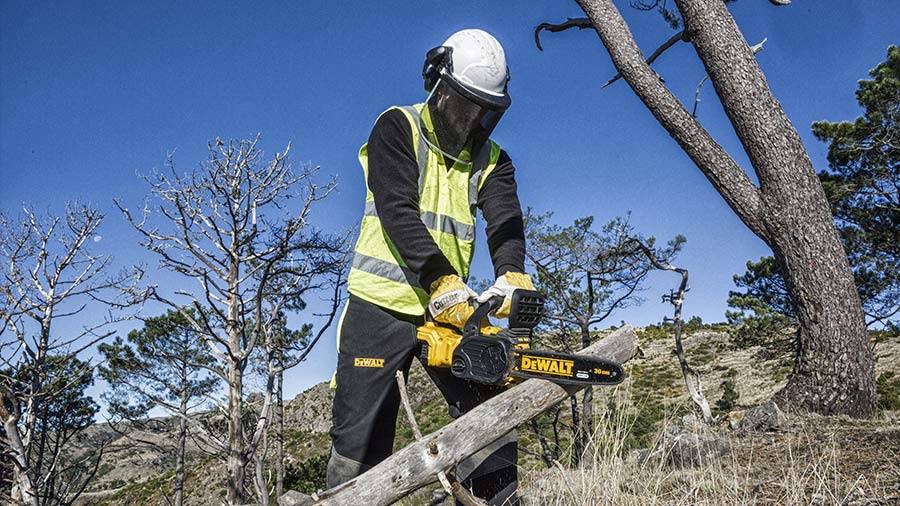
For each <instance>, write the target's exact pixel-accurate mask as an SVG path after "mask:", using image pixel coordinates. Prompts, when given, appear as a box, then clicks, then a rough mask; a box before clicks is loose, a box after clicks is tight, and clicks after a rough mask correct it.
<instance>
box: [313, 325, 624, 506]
mask: <svg viewBox="0 0 900 506" xmlns="http://www.w3.org/2000/svg"><path fill="white" fill-rule="evenodd" d="M636 350H637V338H636V336H635V334H634V329H632V328H631V327H628V326H626V327H622V328H621V329H618V330H616V331H615V332H613V333H612V334H610V335H609V336H607V337H606V338H605V339H603V340H601V341H600V342H598V343H596V344H594V345H592V346H590V347H589V348H587V349H585V350H582V351H581V352H580V353H582V354H585V355H590V356H596V357H604V358H607V359H610V360H614V361H616V362H619V363H624V362H627V361H628V360H629V359H631V358H632V357H633V356H634V354H635V352H636ZM578 390H579V388H578V387H573V386H568V387H563V386H560V385H557V384H554V383H550V382H549V381H545V380H538V379H531V380H528V381H525V382H524V383H522V384H520V385H517V386H515V387H513V388H510V389H509V390H507V391H505V392H503V393H502V394H500V395H497V396H495V397H493V398H491V399H489V400H487V401H485V402H484V403H482V404H481V405H479V406H477V407H476V408H475V409H473V410H472V411H469V412H468V413H466V414H465V415H464V416H462V417H460V418H458V419H456V420H454V421H453V422H451V423H450V424H449V425H447V426H445V427H443V428H442V429H440V430H438V431H437V432H434V433H432V434H429V435H427V436H425V437H424V438H423V439H422V440H420V441H417V442H415V443H413V444H411V445H409V446H407V447H406V448H404V449H403V450H400V451H399V452H397V453H395V454H394V455H392V456H391V457H389V458H388V459H387V460H385V461H384V462H382V463H381V464H379V465H377V466H375V467H373V468H372V469H370V470H369V471H367V472H365V473H364V474H362V475H360V476H358V477H357V478H355V479H353V480H351V481H349V482H347V483H344V484H342V485H340V486H338V487H335V488H333V489H331V490H328V491H326V492H323V493H321V494H319V497H320V499H321V500H320V501H319V502H318V503H317V504H321V505H332V506H333V505H357V504H372V505H377V504H390V503H393V502H395V501H397V500H399V499H400V498H402V497H404V496H406V495H407V494H409V493H410V492H412V491H414V490H416V489H418V488H420V487H421V486H423V485H426V484H428V483H430V482H432V481H433V480H434V476H435V475H436V474H437V473H438V472H440V471H446V470H448V469H450V468H451V467H453V466H455V465H456V464H458V463H459V462H460V461H462V460H463V459H465V458H467V457H469V456H470V455H473V454H474V453H476V452H477V451H479V450H480V449H482V448H484V447H485V446H487V445H489V444H490V443H491V442H492V441H495V440H497V439H498V438H500V437H501V436H503V435H504V434H506V433H507V432H509V431H510V430H512V429H514V428H515V427H517V426H518V425H520V424H522V423H524V422H526V421H528V420H530V419H531V418H533V417H535V416H537V415H538V414H540V413H541V412H542V411H544V410H546V409H548V408H550V407H552V406H554V405H555V404H557V403H559V402H560V401H562V400H564V399H565V398H566V397H569V396H571V395H573V394H575V393H576V392H577V391H578Z"/></svg>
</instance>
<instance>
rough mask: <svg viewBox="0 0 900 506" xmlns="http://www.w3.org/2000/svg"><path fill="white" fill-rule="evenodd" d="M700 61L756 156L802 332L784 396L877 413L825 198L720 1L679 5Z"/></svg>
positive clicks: (680, 1)
mask: <svg viewBox="0 0 900 506" xmlns="http://www.w3.org/2000/svg"><path fill="white" fill-rule="evenodd" d="M676 3H677V5H678V8H679V9H680V10H681V12H682V15H683V16H684V19H685V26H686V29H687V30H688V32H689V33H691V40H692V43H693V45H694V47H695V48H696V50H697V54H698V55H699V56H700V59H701V60H702V61H703V64H704V66H705V67H706V70H707V72H708V73H709V76H710V80H711V81H712V84H713V86H714V87H715V88H716V92H717V93H718V95H719V98H720V99H721V101H722V105H723V106H724V107H725V112H726V113H727V114H728V117H729V119H730V120H731V123H732V125H734V129H735V132H737V135H738V138H740V140H741V143H742V144H743V146H744V150H745V151H746V152H747V155H748V156H749V157H750V161H751V163H752V164H753V167H754V169H755V170H756V173H757V175H758V176H759V180H760V181H761V182H762V186H761V193H762V198H763V201H764V202H765V204H766V213H765V214H766V216H765V219H766V228H767V230H768V231H769V237H770V241H771V246H772V250H773V252H774V253H775V257H776V259H778V261H779V263H780V264H781V266H782V268H783V271H784V274H785V280H786V281H787V284H788V292H789V293H790V295H791V300H792V301H793V304H794V308H795V310H796V311H797V317H798V320H799V323H800V337H799V343H798V348H797V352H798V353H797V357H796V364H795V367H794V373H793V375H792V376H791V379H790V380H789V382H788V386H787V387H786V389H785V390H784V391H783V392H782V393H781V394H780V397H781V398H783V399H785V400H787V401H788V402H789V405H797V406H799V407H801V408H805V409H812V410H815V411H818V412H821V413H824V414H848V415H856V416H868V415H871V414H872V413H873V412H874V399H875V389H874V365H875V363H874V358H873V356H872V352H871V349H870V347H869V340H868V335H867V332H866V324H865V315H864V314H863V311H862V306H861V304H860V301H859V295H858V293H857V291H856V286H855V284H854V280H853V272H852V271H851V270H850V265H849V262H848V261H847V254H846V253H845V251H844V248H843V245H842V244H841V241H840V238H839V236H838V234H837V230H836V229H835V227H834V221H833V217H832V215H831V210H830V208H829V206H828V201H827V199H826V198H825V192H824V191H823V189H822V185H821V183H820V182H819V178H818V177H817V176H816V171H815V169H814V168H813V166H812V162H811V161H810V159H809V156H808V155H807V153H806V150H805V149H804V147H803V143H802V141H801V140H800V136H799V134H798V133H797V131H796V130H795V129H794V126H793V124H791V122H790V120H789V119H788V117H787V115H786V114H785V112H784V109H782V107H781V104H780V103H778V101H777V100H776V99H775V97H774V96H773V95H772V92H771V91H770V90H769V87H768V84H767V83H766V80H765V76H764V75H763V73H762V71H761V70H760V68H759V65H758V64H757V62H756V58H754V57H753V55H752V52H751V51H750V49H749V47H748V46H747V43H746V41H745V40H744V38H743V36H742V35H741V32H740V31H739V30H738V27H737V25H736V24H735V22H734V18H732V17H731V14H730V13H729V12H728V9H727V8H725V5H724V3H723V2H719V1H716V0H676Z"/></svg>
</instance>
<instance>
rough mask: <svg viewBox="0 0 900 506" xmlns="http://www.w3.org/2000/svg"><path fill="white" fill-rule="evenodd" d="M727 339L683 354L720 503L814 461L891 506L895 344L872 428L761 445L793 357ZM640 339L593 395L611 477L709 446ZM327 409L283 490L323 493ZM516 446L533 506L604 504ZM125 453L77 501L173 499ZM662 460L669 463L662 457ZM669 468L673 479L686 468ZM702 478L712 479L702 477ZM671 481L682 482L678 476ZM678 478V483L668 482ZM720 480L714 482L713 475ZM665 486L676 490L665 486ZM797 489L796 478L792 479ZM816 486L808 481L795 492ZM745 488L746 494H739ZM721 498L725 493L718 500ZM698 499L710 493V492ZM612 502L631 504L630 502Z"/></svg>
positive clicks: (660, 362) (300, 435) (671, 364)
mask: <svg viewBox="0 0 900 506" xmlns="http://www.w3.org/2000/svg"><path fill="white" fill-rule="evenodd" d="M724 330H725V329H722V328H715V327H711V328H707V329H705V330H700V331H698V332H695V333H693V334H691V335H689V336H688V337H687V338H686V341H685V347H686V353H687V357H688V359H689V360H690V362H691V364H692V365H693V366H694V367H695V368H696V369H697V370H699V371H700V372H701V373H702V375H703V383H704V389H705V393H706V396H707V398H708V399H709V401H710V403H711V404H718V407H717V414H718V415H720V417H721V419H722V426H721V427H719V428H716V429H714V431H715V436H714V437H713V436H710V437H711V438H712V439H711V440H715V441H716V443H715V446H716V450H715V455H716V456H717V457H723V456H726V455H727V456H728V458H727V459H725V458H724V457H723V458H721V459H720V460H723V461H724V460H727V461H729V462H732V463H733V464H734V465H736V466H738V467H737V468H735V469H732V470H731V471H733V472H734V473H735V474H736V475H737V476H740V477H741V478H742V480H737V481H741V483H742V485H741V486H738V485H737V484H736V483H737V481H736V480H735V479H732V480H731V481H730V482H729V483H731V485H729V487H731V488H729V492H728V494H726V495H725V496H727V497H730V498H732V499H733V500H738V499H740V497H738V496H736V495H735V494H738V493H744V494H750V495H753V494H755V493H759V494H762V495H760V497H761V498H763V499H766V500H767V501H769V500H771V501H775V502H778V500H779V498H781V499H785V497H786V496H784V495H779V494H778V493H777V490H776V491H774V492H773V490H775V489H778V488H779V487H781V488H784V484H783V483H782V482H783V481H784V480H783V479H782V478H784V477H783V475H782V470H783V469H794V470H795V471H796V472H797V473H798V474H803V473H806V475H808V474H809V473H810V472H811V471H810V469H809V468H808V467H803V466H799V465H798V462H797V461H802V462H807V461H809V459H812V461H813V464H815V466H817V467H815V466H814V467H815V468H816V469H817V470H819V471H821V472H822V473H825V471H824V470H825V468H827V469H828V471H829V473H830V474H828V473H825V474H823V475H822V478H821V479H823V480H826V481H828V480H831V482H834V481H835V480H837V479H838V478H842V479H843V478H846V479H847V480H849V482H848V483H855V482H859V483H857V484H858V485H859V486H860V487H863V488H865V487H864V485H865V486H869V488H868V489H867V490H869V491H871V490H875V489H877V490H881V491H882V492H883V493H882V494H881V496H879V497H881V498H885V497H891V496H890V495H889V494H890V493H891V492H890V490H891V486H893V485H897V484H898V483H900V465H898V464H896V463H897V462H900V460H898V459H897V455H900V424H898V421H897V411H894V410H898V409H900V339H897V338H892V339H885V340H882V342H879V343H878V344H877V345H876V348H875V349H876V355H877V357H878V366H877V368H878V373H877V375H878V378H879V391H880V393H881V395H882V411H881V414H879V416H878V418H876V419H875V420H873V421H868V422H857V421H849V420H839V419H817V418H815V417H796V416H793V417H786V418H785V417H782V415H780V414H778V415H776V416H775V418H774V419H775V422H772V423H769V422H766V424H768V425H765V427H762V429H763V430H764V431H766V430H767V431H768V432H762V434H764V435H763V436H759V434H760V433H759V431H750V432H747V431H742V430H741V427H742V426H743V427H745V428H746V427H747V426H748V423H747V422H746V421H742V418H744V417H745V415H746V411H745V410H747V409H748V408H750V407H751V406H755V405H757V404H759V403H761V402H763V401H765V400H766V399H768V398H769V397H770V396H771V395H772V393H774V392H775V391H776V390H777V389H778V388H780V387H781V386H782V385H783V384H784V381H785V379H786V378H787V375H788V373H789V372H790V359H789V357H787V356H783V355H778V354H773V353H771V352H768V351H767V350H764V349H761V348H758V347H752V348H747V349H736V348H734V347H733V346H732V345H731V344H730V341H729V339H728V335H727V333H726V332H725V331H724ZM639 336H640V347H641V350H642V352H643V354H642V357H641V358H639V359H637V360H635V361H633V362H632V363H631V364H629V366H628V372H629V379H628V380H627V381H626V382H625V383H624V384H622V385H621V386H619V387H617V388H616V389H597V391H596V392H597V394H596V395H595V413H596V415H597V417H598V425H599V427H598V428H597V438H596V439H597V441H596V444H597V447H598V451H597V452H596V453H597V454H598V455H606V457H607V460H608V461H615V462H618V463H620V464H621V466H619V467H621V468H622V469H626V468H627V467H628V466H632V468H631V472H632V473H637V474H639V473H640V472H641V470H645V471H646V470H647V469H667V468H666V467H665V466H664V465H663V464H659V463H658V462H659V460H660V459H659V458H658V457H659V454H660V453H661V450H660V449H661V448H663V447H664V446H665V444H668V443H665V441H667V440H672V439H673V438H674V440H684V439H685V437H687V440H689V441H693V442H694V443H696V442H697V441H702V440H704V439H703V437H706V436H703V437H701V436H699V435H697V433H698V430H694V429H692V428H691V427H692V426H693V424H694V422H693V421H692V420H691V419H690V417H688V418H687V419H686V420H687V421H683V420H682V418H683V417H684V416H685V415H687V414H688V413H689V412H690V407H689V404H688V397H687V395H686V392H685V389H684V386H683V382H682V381H683V380H682V378H681V374H680V370H679V368H678V364H677V362H676V360H675V358H674V356H673V355H672V352H671V349H672V341H671V336H670V335H668V334H666V333H665V332H663V331H661V330H660V329H657V328H652V327H651V328H647V329H642V330H641V331H640V332H639ZM409 384H410V394H411V398H412V402H413V404H414V408H415V411H416V416H417V419H418V421H419V423H420V425H421V426H422V429H423V431H424V432H431V431H433V430H435V429H437V428H439V427H441V426H443V425H444V424H446V423H447V422H448V421H449V420H450V419H449V417H448V415H447V412H446V407H445V405H444V404H443V402H442V401H441V399H440V396H439V394H438V392H437V390H436V388H435V387H434V386H433V385H432V384H431V383H430V381H428V379H427V376H426V375H425V372H424V371H423V370H422V369H421V367H420V366H419V365H418V363H415V364H414V366H413V370H412V372H411V378H410V381H409ZM331 399H332V393H331V390H329V388H328V386H327V384H326V383H321V384H318V385H316V386H314V387H312V388H310V389H309V390H307V391H305V392H303V393H301V394H300V395H298V396H297V397H295V398H294V399H293V400H291V401H290V402H288V403H287V405H286V420H285V423H286V428H287V429H286V451H287V454H288V464H287V465H288V481H289V484H290V485H291V486H292V487H295V488H297V489H300V490H303V491H305V492H307V493H311V492H314V491H315V489H316V488H317V487H319V486H321V480H322V478H323V473H324V465H325V462H326V455H327V452H328V450H329V439H328V429H329V426H330V418H331ZM716 401H719V402H718V403H717V402H716ZM621 408H625V409H621ZM560 413H561V414H560V417H559V425H558V426H559V427H563V428H564V427H565V426H566V424H567V423H568V420H569V419H568V414H567V413H568V410H567V409H562V410H561V411H560ZM750 413H751V415H752V416H756V415H757V413H755V412H752V411H751V412H750ZM400 418H401V420H400V422H398V433H397V434H398V435H397V441H396V443H395V447H398V448H399V447H402V446H404V445H406V444H407V443H408V442H409V441H410V440H411V439H412V435H411V432H410V430H409V428H408V427H407V426H406V423H405V421H404V420H403V417H402V416H401V417H400ZM541 422H542V425H541V427H549V425H545V424H544V423H545V422H547V420H543V419H542V420H541ZM172 428H173V427H172V426H171V424H170V423H167V422H166V421H165V420H160V421H159V424H158V427H157V430H156V431H151V432H148V431H144V432H141V431H134V432H133V433H130V434H129V436H130V437H132V438H135V437H139V438H140V439H142V440H148V441H151V442H152V441H161V440H166V439H167V438H171V437H172V432H171V431H172ZM541 430H542V431H543V435H544V436H545V440H546V439H547V438H549V437H550V436H549V432H548V431H549V428H546V429H541ZM685 430H687V431H688V433H690V434H691V435H690V436H684V435H683V434H682V433H683V432H684V431H685ZM702 430H703V431H707V430H708V429H706V428H703V429H702ZM108 431H109V429H108V428H105V427H102V426H98V427H95V428H94V429H92V431H91V433H89V434H88V436H87V437H86V438H85V441H84V442H83V443H84V444H90V440H91V438H95V439H99V438H102V437H109V436H110V434H109V432H108ZM126 432H127V431H126ZM565 432H566V431H565V430H563V431H562V437H560V438H559V448H558V453H559V455H562V456H561V457H560V459H562V460H563V461H564V462H565V460H566V458H569V457H571V454H570V453H568V456H567V452H570V443H571V438H570V437H568V436H567V435H566V434H565ZM746 434H756V435H753V436H748V435H746ZM667 438H668V439H667ZM679 438H680V439H679ZM520 440H521V441H522V443H523V446H524V449H523V452H522V456H521V458H520V469H521V476H522V478H521V481H522V483H523V490H524V491H525V494H526V495H528V496H530V497H532V499H531V501H532V502H531V503H532V504H544V503H556V504H577V503H582V504H597V502H595V499H597V497H600V496H603V497H606V496H605V495H603V494H601V493H600V491H593V492H591V490H592V489H591V487H590V486H588V484H589V483H603V481H600V482H597V481H596V480H597V479H602V480H606V483H610V481H609V480H612V479H613V478H615V476H607V475H603V476H600V475H598V474H597V473H606V472H611V471H610V470H609V469H607V467H608V466H603V465H594V466H591V468H592V469H594V471H592V472H593V475H585V474H584V472H583V471H565V473H563V472H562V471H561V469H557V468H555V467H554V468H551V469H548V467H547V465H546V464H545V463H544V461H543V460H542V459H541V458H539V457H540V455H541V446H540V444H539V439H538V435H537V434H535V433H534V432H533V430H532V429H531V428H530V427H528V428H522V429H521V430H520ZM829 445H831V446H829ZM190 446H191V450H190V455H189V457H188V458H189V462H190V465H191V469H190V472H189V475H188V483H187V503H188V504H214V503H218V502H219V499H220V498H221V497H222V495H223V494H224V488H223V485H222V476H224V468H223V466H222V464H221V462H220V461H219V459H218V458H216V457H215V456H213V455H210V454H208V453H207V452H206V451H205V450H206V449H205V448H204V443H203V442H202V441H196V440H195V441H192V442H191V445H190ZM695 446H696V445H695ZM133 447H134V445H132V444H130V443H129V440H128V439H127V438H126V437H125V436H119V440H118V441H117V443H116V444H114V445H112V447H111V449H112V450H113V451H110V452H109V453H108V454H107V456H105V457H104V461H103V463H102V465H101V469H100V472H99V473H98V477H97V479H96V480H95V481H94V483H93V484H92V486H91V488H90V493H88V494H86V495H85V497H84V500H83V501H81V503H82V504H109V505H113V504H159V505H164V504H166V501H165V497H164V496H165V494H166V493H167V492H169V491H170V488H171V481H172V471H171V470H172V468H173V462H172V457H171V454H170V452H166V451H162V450H159V449H154V448H153V447H152V446H150V445H144V446H142V447H141V448H140V449H139V450H138V449H134V448H133ZM829 448H833V449H834V450H833V451H832V450H829ZM848 448H852V449H854V451H855V453H854V455H855V456H854V457H852V458H851V457H850V456H849V455H847V456H846V458H839V457H841V455H842V454H841V453H840V452H838V451H837V450H841V451H844V450H846V449H848ZM669 450H671V448H669ZM787 450H792V451H793V452H794V453H791V452H788V451H787ZM857 450H858V454H857V453H856V451H857ZM829 452H831V453H829ZM663 453H666V454H668V450H666V452H663ZM823 455H824V456H823ZM860 455H862V456H864V458H863V457H860ZM623 457H625V460H624V461H623V460H622V458H623ZM654 458H655V459H656V460H654ZM785 459H787V460H785ZM823 459H824V460H823ZM829 459H831V460H829ZM662 460H663V461H667V460H670V458H669V457H665V458H664V459H662ZM826 461H827V462H826ZM845 461H846V462H845ZM653 462H657V463H655V464H654V463H653ZM879 463H880V464H879ZM826 464H827V465H826ZM845 464H846V465H845ZM740 466H744V467H740ZM785 466H787V467H785ZM792 466H793V467H792ZM678 467H679V468H680V469H681V468H684V467H687V468H691V467H692V466H681V465H679V466H678ZM845 468H846V469H845ZM766 470H767V471H766ZM845 471H846V472H845ZM617 472H618V471H617ZM697 472H698V471H697V470H696V469H693V470H687V471H685V470H683V469H682V471H679V472H677V473H675V472H671V471H666V472H665V473H657V474H654V475H653V476H648V477H647V479H648V480H652V479H656V480H657V485H658V486H659V489H658V490H654V491H653V494H654V495H653V497H654V499H653V500H651V501H649V502H657V503H660V504H666V503H669V502H677V500H676V497H675V496H672V495H671V494H673V493H674V494H675V495H678V494H681V493H682V492H683V489H684V486H685V483H688V484H690V483H694V482H696V483H695V484H697V485H698V486H699V485H701V484H703V480H702V479H700V478H699V477H698V476H696V473H697ZM704 472H707V474H710V471H709V470H708V469H707V470H705V471H704ZM566 473H568V474H566ZM678 473H683V476H682V475H680V474H678ZM691 473H694V474H691ZM854 473H856V475H855V474H854ZM891 473H894V474H891ZM719 474H721V473H719ZM806 475H804V476H806ZM857 475H858V476H857ZM676 476H680V477H679V478H677V479H676V478H673V477H676ZM661 477H666V478H665V479H662V478H661ZM617 479H619V480H620V481H621V482H622V483H621V485H622V486H623V488H622V490H624V491H625V492H623V493H622V494H620V496H619V497H630V498H631V499H634V503H635V504H637V503H639V502H640V503H642V504H645V503H646V502H645V499H647V498H648V497H650V495H649V494H650V492H648V491H647V490H646V489H645V488H641V487H637V488H635V487H633V486H632V487H631V489H629V488H628V486H626V485H627V483H632V484H633V483H634V482H630V481H627V480H625V479H624V477H622V476H620V477H619V478H617ZM717 479H721V476H719V478H717ZM779 479H781V481H779ZM672 480H675V482H676V483H674V484H673V483H670V481H672ZM679 480H680V481H679ZM685 480H686V481H685ZM692 480H693V481H692ZM746 480H756V481H754V482H753V483H750V484H747V483H744V482H746ZM854 480H855V481H854ZM795 481H803V480H801V479H800V478H799V477H798V478H797V480H795ZM814 481H815V480H813V479H811V478H809V477H808V476H807V479H806V481H803V483H804V484H808V483H812V482H814ZM767 484H769V485H767ZM892 484H893V485H892ZM744 485H746V487H750V489H746V487H745V486H744ZM870 485H871V486H870ZM593 486H594V487H596V485H593ZM703 486H706V487H707V488H708V487H710V486H712V485H710V484H709V483H706V484H705V485H703ZM753 487H756V490H757V492H752V490H753ZM813 488H815V487H813ZM820 488H822V487H820ZM825 488H827V487H825ZM851 488H852V487H851ZM732 489H734V490H732ZM607 490H612V489H611V488H607ZM735 490H737V491H735ZM747 490H751V492H747ZM829 490H830V489H829ZM854 490H855V489H854ZM673 491H675V492H673ZM885 491H886V492H885ZM719 492H721V493H723V494H724V493H725V492H724V491H723V490H719ZM819 492H821V493H824V492H822V491H821V490H819V491H818V492H816V490H813V491H812V492H810V494H815V493H819ZM604 493H606V492H604ZM704 493H712V492H710V491H709V490H707V491H706V492H704ZM865 493H866V494H870V492H865ZM871 493H874V492H871ZM430 494H431V491H430V490H427V491H423V492H421V493H419V494H417V495H416V496H414V497H412V498H410V499H408V500H406V501H404V502H407V503H409V504H420V503H423V502H424V503H427V502H428V500H429V499H430V497H431V496H430ZM591 494H594V495H591ZM666 494H670V495H668V496H667V495H666ZM810 494H806V495H803V494H800V495H798V496H797V497H798V498H802V499H804V500H807V502H809V501H808V500H810V498H812V497H813V495H810ZM897 494H898V495H897V496H896V497H897V498H898V500H900V490H898V491H897ZM712 496H715V493H712ZM725 496H723V497H725ZM642 497H643V499H641V498H642ZM666 497H668V499H667V498H666ZM704 497H707V496H704ZM748 497H749V496H748ZM699 499H700V496H698V500H699ZM879 500H881V499H879ZM610 501H612V499H610ZM600 502H604V501H600ZM612 502H618V503H621V504H630V502H628V501H625V502H621V501H612ZM682 502H683V501H682ZM689 502H690V501H689ZM701 502H702V501H701ZM726 502H727V501H726ZM751 502H752V501H751ZM787 502H791V501H787ZM820 502H821V501H820ZM799 503H803V501H802V500H801V501H799ZM822 503H823V504H824V503H829V504H830V503H831V502H829V501H824V502H822ZM835 503H836V504H837V503H840V501H837V502H835ZM860 504H862V503H860ZM871 504H880V503H871Z"/></svg>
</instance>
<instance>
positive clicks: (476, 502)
mask: <svg viewBox="0 0 900 506" xmlns="http://www.w3.org/2000/svg"><path fill="white" fill-rule="evenodd" d="M397 386H398V387H399V388H400V402H401V403H402V404H403V411H404V412H405V413H406V420H407V421H408V422H409V426H410V427H411V428H412V433H413V437H415V438H416V441H419V440H421V439H422V431H421V430H420V429H419V423H418V422H416V415H415V413H413V409H412V404H410V402H409V394H408V393H407V392H406V380H405V379H404V378H403V371H397ZM437 477H438V481H440V482H441V486H442V487H444V490H445V491H446V492H447V493H448V494H450V495H452V496H453V497H455V498H456V500H458V501H459V502H460V503H461V504H463V505H464V506H487V505H486V503H485V502H484V501H481V500H480V499H478V498H477V497H475V496H473V495H472V494H471V493H470V492H469V491H468V490H466V487H463V486H461V485H460V483H459V482H457V481H456V480H453V483H451V482H450V479H449V478H448V477H447V473H445V472H444V471H441V472H439V473H437Z"/></svg>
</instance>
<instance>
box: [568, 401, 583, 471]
mask: <svg viewBox="0 0 900 506" xmlns="http://www.w3.org/2000/svg"><path fill="white" fill-rule="evenodd" d="M569 407H570V408H571V410H572V453H573V455H572V456H573V457H574V459H575V462H574V464H575V466H576V467H580V466H581V453H582V451H583V450H584V447H583V446H582V442H583V441H584V435H583V434H582V433H581V428H582V427H581V419H580V417H579V416H578V396H577V395H576V393H573V394H572V395H571V396H569Z"/></svg>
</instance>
